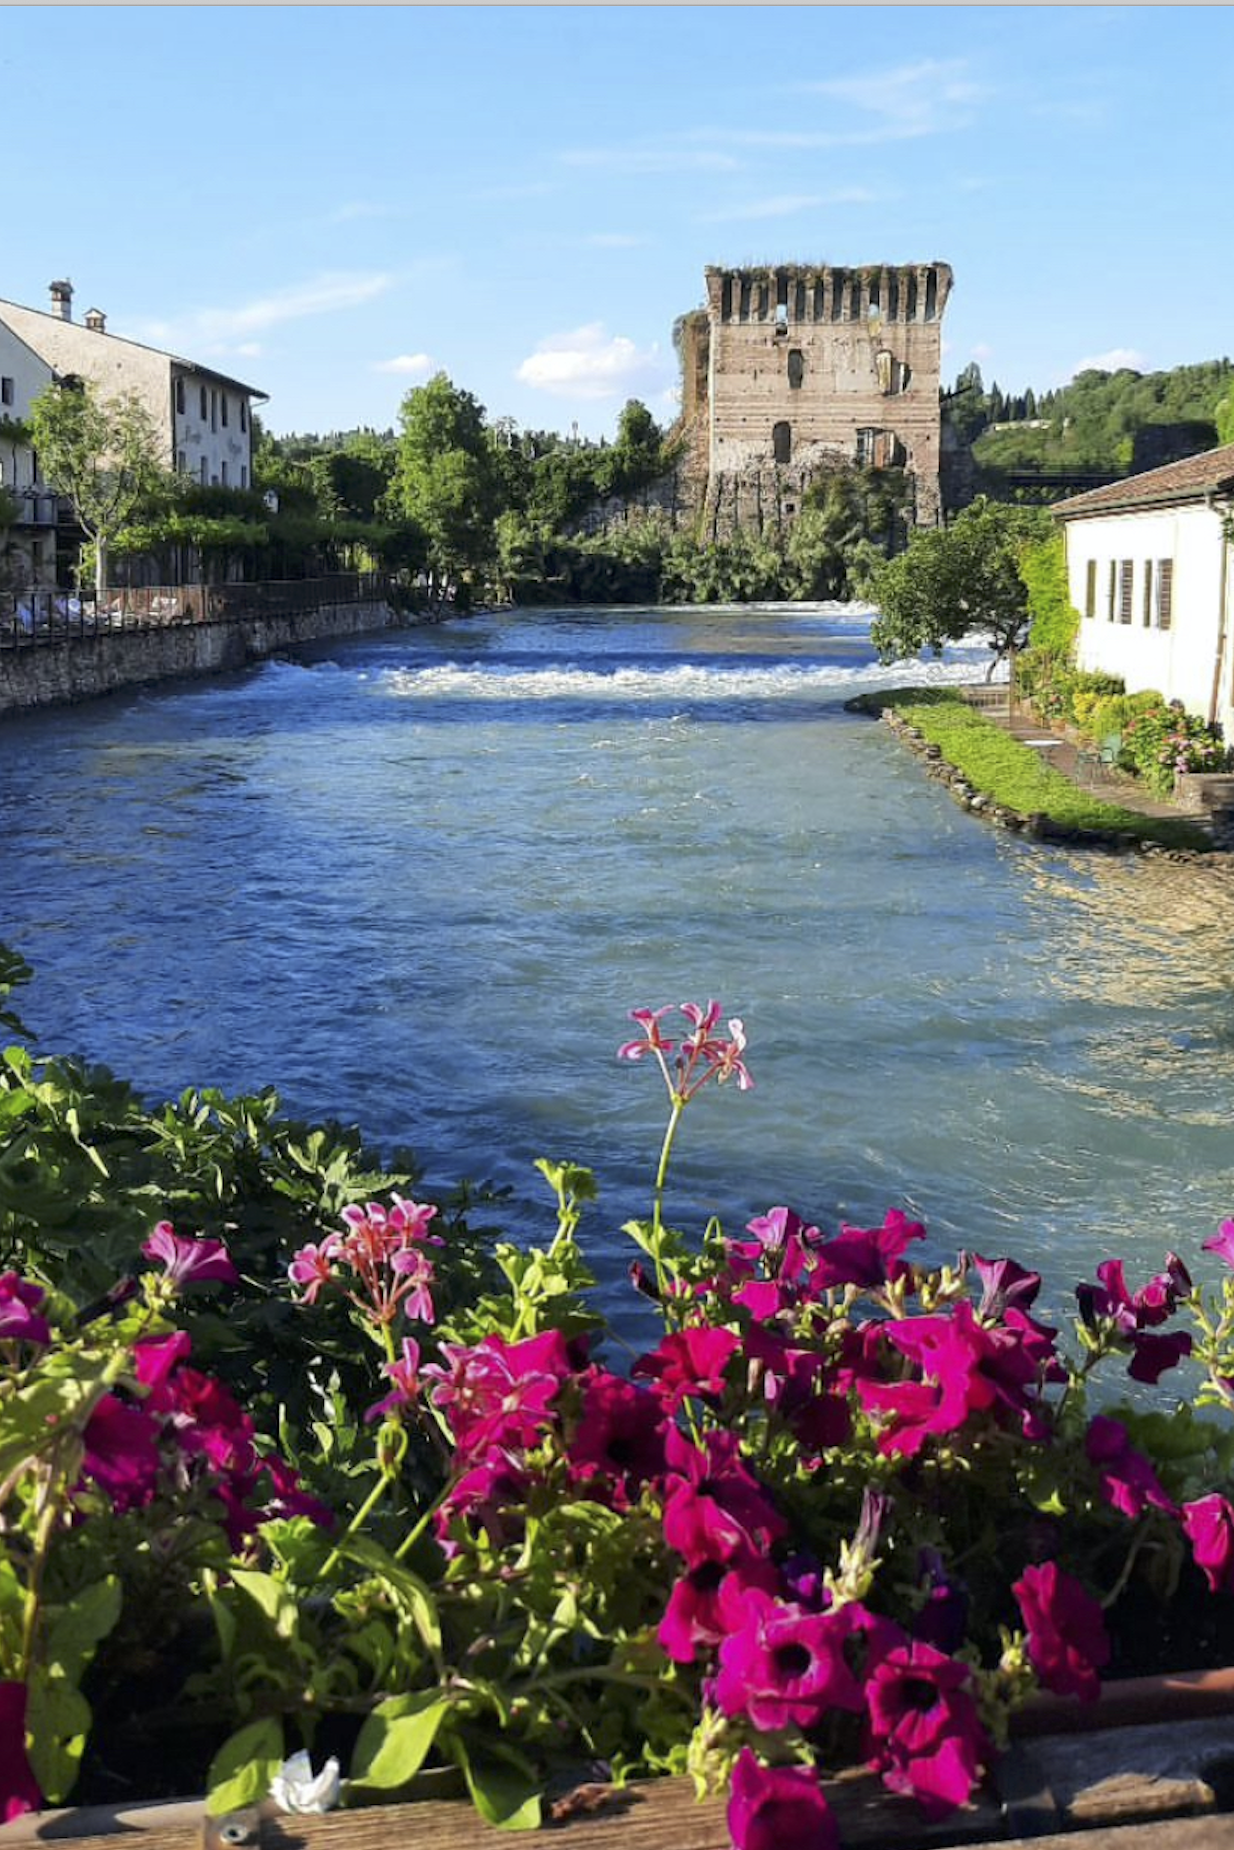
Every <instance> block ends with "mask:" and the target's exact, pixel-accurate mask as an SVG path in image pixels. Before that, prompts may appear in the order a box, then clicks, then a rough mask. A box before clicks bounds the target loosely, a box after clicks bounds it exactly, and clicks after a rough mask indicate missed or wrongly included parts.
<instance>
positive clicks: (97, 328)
mask: <svg viewBox="0 0 1234 1850" xmlns="http://www.w3.org/2000/svg"><path fill="white" fill-rule="evenodd" d="M86 326H87V327H88V328H89V330H90V332H91V333H92V334H106V332H107V317H106V315H105V314H104V313H103V311H102V309H101V308H88V309H87V310H86Z"/></svg>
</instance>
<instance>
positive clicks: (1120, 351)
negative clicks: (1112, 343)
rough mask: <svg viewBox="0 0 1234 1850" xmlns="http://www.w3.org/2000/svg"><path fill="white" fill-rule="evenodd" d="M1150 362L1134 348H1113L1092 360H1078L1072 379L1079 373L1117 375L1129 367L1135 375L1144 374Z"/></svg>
mask: <svg viewBox="0 0 1234 1850" xmlns="http://www.w3.org/2000/svg"><path fill="white" fill-rule="evenodd" d="M1147 365H1148V360H1147V359H1146V357H1145V355H1144V354H1142V353H1137V351H1136V349H1135V348H1134V347H1111V348H1110V350H1109V352H1108V353H1097V354H1094V355H1093V357H1092V359H1091V360H1077V361H1076V363H1075V365H1074V366H1073V367H1072V369H1071V375H1070V376H1071V378H1073V379H1074V378H1075V376H1076V374H1077V373H1090V372H1095V373H1117V372H1121V370H1122V369H1123V367H1129V368H1130V370H1131V371H1132V372H1133V373H1142V372H1143V371H1144V369H1145V368H1146V366H1147Z"/></svg>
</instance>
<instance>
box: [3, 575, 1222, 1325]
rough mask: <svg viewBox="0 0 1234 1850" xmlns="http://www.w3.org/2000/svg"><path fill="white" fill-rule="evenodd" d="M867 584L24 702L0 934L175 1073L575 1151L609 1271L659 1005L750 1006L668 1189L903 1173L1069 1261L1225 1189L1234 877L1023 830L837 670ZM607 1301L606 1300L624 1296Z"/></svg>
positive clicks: (532, 1208)
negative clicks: (946, 786) (734, 1076)
mask: <svg viewBox="0 0 1234 1850" xmlns="http://www.w3.org/2000/svg"><path fill="white" fill-rule="evenodd" d="M983 669H984V657H983V656H982V652H981V651H980V650H973V651H969V652H965V651H960V652H958V653H957V654H956V655H955V657H954V658H949V659H948V660H946V661H944V662H943V663H941V664H931V665H929V666H923V665H921V664H912V665H911V667H909V666H906V665H904V664H901V665H899V666H898V667H897V668H895V669H891V670H888V669H880V668H879V667H878V665H877V663H876V659H875V656H874V653H873V650H872V649H871V647H870V643H869V636H868V617H867V616H866V615H863V613H862V612H860V611H858V610H855V609H852V608H844V607H825V606H793V607H788V606H774V607H769V608H766V609H742V610H740V611H734V610H701V611H700V610H688V611H681V610H652V609H646V610H619V611H599V610H582V611H572V612H569V613H560V612H548V611H523V612H518V613H509V614H501V615H494V616H481V617H476V618H472V619H469V620H466V621H463V620H460V621H455V622H452V623H448V624H445V625H441V626H436V627H429V626H426V627H422V628H411V629H408V630H403V631H399V632H394V633H388V634H383V635H380V636H375V637H372V638H367V639H361V640H357V641H353V642H348V643H346V644H338V645H334V646H331V647H329V648H326V647H321V648H318V649H317V650H315V651H313V652H311V653H307V654H305V655H304V656H303V657H301V658H299V659H298V660H297V661H295V662H281V663H270V664H267V665H265V666H263V667H260V668H257V669H254V670H253V671H252V672H250V673H247V674H245V675H242V676H237V677H234V678H230V679H224V680H217V681H210V682H195V683H182V684H177V685H174V686H167V687H163V688H158V689H151V690H147V691H143V692H141V693H135V694H132V695H128V696H118V697H114V698H111V699H108V700H105V701H101V702H98V703H95V704H92V705H89V706H83V707H81V708H76V709H62V710H59V711H55V712H48V713H44V714H41V715H35V716H31V717H30V718H27V719H23V720H19V721H8V722H6V723H5V725H4V726H3V727H2V728H0V937H2V938H3V939H4V940H6V941H7V942H8V943H10V944H12V945H13V946H14V947H15V948H17V949H19V950H20V951H21V952H22V953H23V954H24V955H25V956H26V957H27V958H28V960H29V961H30V962H31V963H32V964H33V965H34V966H35V970H36V980H35V983H34V985H33V987H32V988H31V989H30V990H28V991H25V992H24V993H23V995H22V996H21V998H20V999H19V1005H20V1008H21V1010H22V1013H23V1014H24V1015H25V1017H26V1019H27V1021H28V1022H29V1023H30V1024H31V1026H32V1027H33V1028H34V1029H35V1030H36V1031H37V1033H38V1035H39V1037H40V1041H41V1043H42V1044H43V1045H44V1046H45V1047H46V1048H47V1049H54V1050H56V1051H63V1052H70V1051H71V1052H78V1053H80V1054H82V1055H84V1056H86V1057H88V1058H90V1059H92V1060H97V1061H101V1062H104V1063H106V1064H107V1065H109V1066H110V1067H112V1069H113V1070H114V1071H116V1072H117V1073H120V1074H123V1075H124V1076H126V1077H129V1078H131V1079H132V1080H133V1081H134V1082H135V1083H136V1084H137V1085H138V1086H139V1087H140V1089H141V1090H142V1091H143V1092H144V1093H148V1094H151V1095H153V1096H158V1097H164V1096H170V1095H172V1094H175V1093H177V1092H179V1091H180V1090H181V1089H182V1088H183V1087H184V1086H186V1085H189V1084H195V1085H218V1086H222V1087H224V1088H226V1089H227V1090H229V1091H238V1090H242V1089H256V1088H259V1087H261V1086H263V1085H267V1084H272V1085H274V1086H276V1087H277V1088H278V1090H279V1091H280V1093H281V1095H282V1097H283V1101H284V1105H285V1108H286V1109H287V1110H288V1111H289V1112H291V1113H294V1114H296V1115H305V1116H313V1117H322V1116H327V1115H331V1116H337V1117H341V1118H342V1119H344V1120H345V1121H346V1122H355V1123H359V1124H360V1125H362V1126H363V1127H364V1129H365V1131H366V1132H367V1133H368V1134H369V1136H370V1137H371V1138H372V1139H373V1140H374V1141H376V1142H377V1143H379V1144H381V1145H383V1146H385V1147H387V1148H388V1147H389V1146H390V1145H392V1144H394V1143H396V1142H403V1143H409V1144H410V1145H411V1146H412V1147H413V1148H414V1149H415V1150H416V1151H417V1153H418V1155H419V1156H420V1158H421V1160H422V1162H423V1163H424V1165H425V1168H426V1172H427V1177H426V1183H425V1187H424V1190H423V1191H422V1192H423V1193H425V1194H429V1195H431V1192H432V1190H433V1188H434V1187H444V1186H445V1185H446V1184H447V1183H448V1182H450V1181H453V1180H456V1179H458V1178H459V1177H462V1176H468V1177H470V1178H471V1179H472V1180H475V1181H481V1180H489V1181H493V1182H496V1183H500V1184H504V1185H510V1186H511V1187H512V1189H513V1191H514V1198H513V1200H512V1203H511V1206H510V1210H509V1225H510V1228H511V1230H512V1231H513V1232H515V1233H517V1234H518V1235H519V1237H539V1236H541V1235H542V1234H547V1232H548V1231H549V1227H550V1216H549V1211H548V1202H547V1197H546V1195H545V1192H544V1187H543V1184H542V1183H541V1181H540V1179H539V1177H538V1176H537V1175H536V1173H535V1171H534V1169H533V1164H534V1161H535V1158H536V1157H538V1156H541V1155H547V1156H552V1157H569V1158H571V1159H573V1160H575V1161H577V1162H580V1163H584V1164H587V1165H589V1166H591V1167H592V1168H593V1169H594V1170H595V1171H596V1174H597V1177H598V1180H599V1183H600V1188H601V1198H600V1202H599V1204H598V1205H597V1206H596V1207H595V1208H594V1209H593V1210H592V1212H591V1215H590V1219H589V1222H588V1223H587V1228H586V1234H585V1237H586V1240H587V1242H588V1245H589V1250H590V1252H591V1255H592V1258H593V1262H594V1263H595V1265H596V1267H597V1269H598V1271H599V1273H600V1275H601V1278H602V1281H603V1283H604V1286H605V1289H606V1292H607V1293H608V1294H609V1296H610V1301H611V1303H612V1304H613V1305H614V1307H616V1306H617V1305H619V1304H620V1303H622V1302H624V1298H623V1295H622V1294H623V1289H624V1287H623V1279H624V1272H625V1267H626V1264H627V1262H628V1260H629V1258H630V1257H631V1256H632V1252H631V1249H630V1248H629V1247H628V1244H627V1242H626V1241H625V1240H624V1239H623V1237H622V1236H621V1234H620V1232H619V1229H620V1226H621V1223H622V1222H623V1221H624V1220H625V1219H627V1218H629V1217H630V1216H631V1215H634V1214H638V1213H642V1212H644V1211H645V1210H646V1205H647V1200H648V1187H649V1182H650V1176H651V1173H652V1170H653V1168H654V1163H655V1159H656V1155H657V1152H658V1148H659V1138H660V1134H661V1130H662V1125H663V1118H664V1113H663V1107H664V1103H665V1101H664V1098H663V1094H662V1091H661V1090H660V1089H659V1082H658V1080H657V1077H656V1075H655V1073H654V1071H653V1070H652V1069H651V1068H650V1067H649V1066H646V1065H643V1066H637V1067H636V1066H623V1065H619V1064H618V1062H617V1060H616V1058H615V1051H616V1048H617V1046H618V1044H619V1042H621V1041H622V1040H623V1039H625V1038H626V1037H627V1035H628V1034H629V1033H631V1032H632V1031H633V1030H632V1029H631V1027H630V1024H629V1023H628V1021H627V1011H628V1010H629V1009H631V1008H633V1007H636V1006H639V1005H659V1004H661V1003H678V1002H681V1001H686V1000H698V1001H704V1000H706V999H707V998H708V997H710V996H715V997H717V998H719V999H720V1001H721V1002H722V1003H723V1004H724V1007H725V1011H726V1013H731V1014H733V1015H739V1016H741V1017H743V1018H744V1020H745V1024H746V1030H747V1033H748V1036H749V1053H748V1059H749V1065H750V1069H751V1072H752V1073H753V1076H754V1079H755V1089H754V1090H753V1091H752V1092H749V1093H746V1094H740V1093H738V1091H737V1090H736V1088H735V1087H726V1088H725V1089H724V1090H723V1091H714V1090H713V1091H712V1092H711V1093H709V1094H707V1095H704V1096H703V1097H702V1098H700V1100H699V1101H698V1103H697V1105H696V1106H694V1107H692V1109H691V1111H690V1112H689V1113H688V1114H687V1118H686V1121H685V1124H684V1126H683V1130H682V1133H681V1139H680V1157H679V1160H678V1163H677V1166H676V1168H675V1170H674V1172H673V1176H672V1179H671V1182H670V1190H669V1203H668V1209H669V1214H670V1217H671V1218H672V1219H673V1220H675V1221H676V1222H677V1223H678V1224H680V1225H682V1226H686V1227H689V1228H697V1229H701V1227H702V1224H703V1222H704V1221H705V1219H706V1217H707V1216H708V1215H709V1214H713V1213H714V1214H718V1215H720V1216H721V1218H722V1219H723V1221H724V1223H725V1225H726V1227H728V1228H729V1229H730V1230H731V1231H737V1230H739V1229H740V1228H741V1227H742V1226H743V1224H744V1222H745V1221H746V1220H747V1219H748V1218H749V1217H750V1216H751V1215H752V1214H754V1213H757V1212H761V1211H763V1210H765V1209H766V1208H767V1207H770V1206H772V1205H775V1204H776V1203H779V1202H787V1203H789V1204H791V1205H792V1206H794V1207H795V1208H797V1209H798V1210H799V1211H800V1212H802V1213H803V1214H805V1215H807V1216H808V1217H810V1218H811V1219H814V1220H816V1221H818V1222H820V1223H821V1224H823V1225H826V1226H833V1225H835V1224H836V1223H837V1222H838V1221H839V1220H840V1219H847V1220H849V1221H851V1222H856V1223H857V1224H862V1225H865V1224H869V1223H870V1221H871V1220H875V1221H877V1220H881V1218H882V1216H883V1213H884V1211H885V1210H886V1208H888V1207H889V1206H902V1207H906V1208H909V1209H910V1210H912V1211H913V1212H915V1213H917V1214H919V1215H920V1216H921V1217H922V1218H923V1219H924V1220H925V1221H926V1222H927V1224H928V1226H929V1228H930V1234H931V1239H932V1241H933V1243H934V1246H935V1248H936V1250H937V1252H938V1253H939V1254H940V1255H942V1256H949V1255H951V1254H952V1253H954V1251H955V1250H956V1249H957V1248H958V1247H960V1246H968V1247H971V1248H975V1249H976V1250H977V1251H979V1252H982V1253H985V1254H987V1255H991V1254H993V1253H995V1252H1008V1251H1009V1252H1012V1253H1014V1254H1015V1255H1016V1256H1017V1257H1020V1258H1023V1259H1026V1260H1028V1261H1030V1262H1035V1263H1037V1264H1039V1265H1041V1266H1042V1267H1043V1268H1044V1269H1045V1271H1046V1274H1047V1278H1048V1280H1049V1285H1050V1291H1051V1293H1052V1294H1053V1295H1055V1296H1061V1295H1065V1294H1066V1293H1067V1291H1068V1288H1069V1286H1070V1285H1071V1284H1073V1283H1074V1282H1075V1281H1076V1280H1077V1279H1079V1278H1080V1277H1081V1276H1085V1275H1087V1274H1089V1273H1091V1269H1092V1266H1093V1265H1094V1264H1095V1263H1096V1262H1097V1260H1098V1259H1100V1258H1101V1257H1103V1256H1106V1255H1108V1254H1110V1253H1117V1254H1121V1255H1123V1256H1126V1257H1127V1258H1128V1259H1129V1261H1131V1263H1132V1268H1133V1271H1134V1270H1136V1269H1137V1268H1140V1267H1143V1268H1150V1267H1151V1268H1153V1269H1155V1268H1156V1267H1157V1265H1158V1264H1159V1263H1160V1260H1161V1257H1162V1254H1163V1252H1164V1250H1165V1248H1166V1247H1167V1246H1173V1247H1175V1248H1176V1249H1177V1250H1179V1251H1180V1252H1181V1253H1182V1254H1183V1255H1184V1257H1186V1258H1188V1259H1189V1260H1191V1259H1195V1258H1196V1257H1197V1256H1198V1253H1199V1247H1200V1243H1201V1241H1202V1240H1204V1239H1205V1238H1207V1237H1208V1236H1209V1235H1210V1234H1211V1233H1212V1232H1213V1231H1215V1229H1216V1226H1217V1224H1218V1222H1219V1221H1220V1220H1221V1219H1222V1218H1223V1217H1225V1216H1227V1215H1230V1214H1234V1146H1232V1143H1231V1133H1230V1119H1231V1100H1232V1094H1234V993H1232V985H1234V906H1232V904H1231V900H1232V897H1234V885H1232V884H1231V881H1230V879H1229V878H1228V877H1227V875H1226V874H1225V873H1223V872H1220V871H1217V870H1215V869H1214V868H1211V867H1209V868H1196V867H1191V866H1179V865H1174V864H1168V863H1162V862H1159V861H1148V860H1144V861H1141V860H1138V859H1136V858H1134V857H1131V858H1126V857H1109V856H1101V855H1098V856H1093V855H1081V854H1076V853H1069V852H1063V851H1060V850H1055V849H1051V848H1046V847H1041V846H1036V845H1031V844H1027V843H1024V842H1022V841H1020V840H1018V839H1016V838H1014V837H1012V836H1009V835H1006V834H1004V833H1002V832H1000V831H998V830H995V829H993V828H991V827H988V826H986V825H984V824H982V823H980V822H978V821H976V820H974V819H972V818H970V817H968V816H966V815H964V814H963V813H962V812H960V811H959V810H958V809H957V808H956V807H955V806H954V805H953V803H952V802H951V800H950V799H949V798H948V797H947V796H946V795H945V793H944V792H943V791H942V790H941V789H940V788H939V787H938V786H937V785H935V784H932V783H930V782H928V781H927V780H925V779H924V778H923V776H922V774H921V770H920V767H919V766H918V764H917V762H916V761H915V760H914V759H913V758H912V757H911V756H910V755H909V754H908V753H906V752H905V751H904V749H903V748H902V747H901V746H899V745H898V744H897V743H896V742H895V740H894V739H893V738H892V737H891V736H890V734H889V733H888V732H887V731H886V730H885V729H884V728H883V727H880V726H878V725H876V724H873V723H872V722H870V721H869V720H866V719H861V718H858V717H856V716H853V715H851V714H849V713H846V712H845V710H844V704H843V703H844V701H845V699H846V698H848V697H849V696H850V695H851V694H852V693H854V692H855V691H858V690H860V689H861V688H864V687H869V686H874V685H877V684H879V683H880V682H881V683H883V684H887V683H890V682H903V681H905V680H908V679H920V678H940V677H941V678H950V679H957V678H965V679H967V678H974V677H975V676H977V675H979V674H980V673H981V672H983ZM622 1315H623V1313H622V1312H621V1311H618V1321H620V1320H621V1316H622Z"/></svg>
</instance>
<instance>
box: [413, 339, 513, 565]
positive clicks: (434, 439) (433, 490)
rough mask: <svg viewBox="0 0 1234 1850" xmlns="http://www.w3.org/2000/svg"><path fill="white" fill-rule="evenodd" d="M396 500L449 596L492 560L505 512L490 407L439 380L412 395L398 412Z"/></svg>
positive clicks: (440, 375)
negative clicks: (425, 547)
mask: <svg viewBox="0 0 1234 1850" xmlns="http://www.w3.org/2000/svg"><path fill="white" fill-rule="evenodd" d="M399 419H400V422H401V425H402V432H401V435H400V437H399V440H398V459H397V462H396V464H395V472H394V479H393V482H392V484H391V494H392V496H393V497H394V498H395V500H396V502H397V504H398V507H399V509H400V510H401V512H402V513H404V514H405V515H406V516H407V517H408V518H409V519H410V520H412V521H414V522H415V524H416V525H417V526H418V527H419V528H420V530H421V531H422V532H423V534H424V536H425V539H426V541H427V545H428V559H429V570H430V572H431V573H432V575H433V579H434V581H435V582H436V583H437V584H438V585H439V586H440V587H441V594H442V595H443V596H444V594H445V589H446V587H447V586H448V585H449V584H450V583H451V582H453V581H458V582H460V583H462V584H464V585H466V584H467V583H468V581H469V580H470V578H471V576H472V574H473V573H475V572H476V571H478V570H479V569H480V568H482V567H483V566H486V565H487V564H488V562H489V561H490V560H491V559H492V557H493V554H494V551H495V547H496V541H495V537H494V522H495V520H496V517H497V513H498V510H499V506H500V501H499V494H498V474H497V466H496V463H495V460H494V454H493V444H492V440H491V438H490V435H489V432H488V429H487V427H486V425H485V422H484V407H483V405H481V404H479V403H477V401H476V400H475V399H474V398H473V397H472V395H471V393H470V392H464V391H462V390H460V389H459V388H458V387H456V386H454V385H452V384H451V383H450V381H449V379H448V378H447V377H446V375H445V373H438V374H437V375H436V376H435V377H434V378H432V379H430V380H429V382H428V384H427V385H422V386H416V387H414V388H413V389H412V390H411V391H410V392H408V394H407V396H406V398H405V399H404V400H403V403H402V406H401V407H400V411H399Z"/></svg>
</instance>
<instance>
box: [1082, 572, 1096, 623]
mask: <svg viewBox="0 0 1234 1850" xmlns="http://www.w3.org/2000/svg"><path fill="white" fill-rule="evenodd" d="M1096 614H1097V561H1096V560H1095V559H1090V560H1089V562H1088V564H1087V566H1086V567H1085V569H1084V615H1085V616H1086V617H1095V616H1096Z"/></svg>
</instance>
